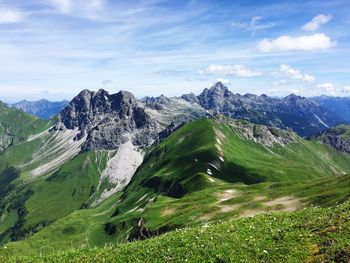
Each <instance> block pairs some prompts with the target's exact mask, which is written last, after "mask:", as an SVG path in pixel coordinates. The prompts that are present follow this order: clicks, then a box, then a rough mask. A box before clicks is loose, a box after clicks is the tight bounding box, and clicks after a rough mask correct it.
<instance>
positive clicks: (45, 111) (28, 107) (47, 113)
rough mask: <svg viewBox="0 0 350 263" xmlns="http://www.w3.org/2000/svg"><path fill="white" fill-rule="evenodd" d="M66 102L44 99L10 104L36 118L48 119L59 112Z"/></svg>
mask: <svg viewBox="0 0 350 263" xmlns="http://www.w3.org/2000/svg"><path fill="white" fill-rule="evenodd" d="M67 104H68V101H66V100H63V101H57V102H52V101H48V100H45V99H42V100H39V101H27V100H22V101H20V102H17V103H14V104H11V107H13V108H16V109H19V110H22V111H24V112H27V113H29V114H31V115H34V116H37V117H38V118H41V119H44V120H48V119H51V118H52V117H53V116H55V115H57V114H58V113H60V111H61V110H62V109H63V108H64V107H65V106H66V105H67Z"/></svg>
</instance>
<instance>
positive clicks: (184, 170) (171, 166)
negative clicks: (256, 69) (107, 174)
mask: <svg viewBox="0 0 350 263" xmlns="http://www.w3.org/2000/svg"><path fill="white" fill-rule="evenodd" d="M85 154H87V153H85ZM91 161H92V160H90V162H91ZM90 162H89V163H90ZM73 163H76V164H79V163H81V161H78V160H77V158H75V159H73ZM92 163H93V162H92ZM71 166H73V167H74V165H68V167H67V169H66V168H64V169H61V170H59V173H58V178H57V179H55V180H53V179H49V180H46V181H47V182H45V184H43V185H42V187H43V188H45V189H47V190H46V191H45V192H42V193H40V192H41V191H38V190H36V191H34V194H33V195H31V197H30V198H29V199H28V201H27V203H26V207H27V208H30V207H33V208H34V207H38V206H37V205H36V206H35V204H36V203H38V202H39V200H42V199H43V198H46V196H47V195H48V194H49V193H50V192H55V191H57V193H62V192H63V193H62V196H59V197H60V198H59V199H58V200H62V202H67V201H65V200H66V199H65V198H71V197H70V196H71V194H72V193H73V192H74V188H76V187H77V186H74V182H77V185H78V181H79V179H76V181H72V180H74V179H73V178H75V177H76V176H77V174H75V173H74V172H72V171H74V170H72V169H71V168H70V167H71ZM107 166H108V164H107ZM68 168H69V169H68ZM79 169H81V167H80V166H77V170H79ZM349 171H350V156H349V155H348V154H345V153H344V154H342V153H339V152H337V151H336V150H335V149H333V148H331V147H328V146H325V145H321V144H319V143H316V142H313V141H306V140H303V139H302V138H300V137H298V136H297V135H296V134H294V133H293V132H291V131H283V130H279V129H276V128H270V127H265V126H260V125H254V124H251V123H249V122H246V121H234V120H230V119H226V118H223V119H220V118H216V119H205V120H199V121H193V122H191V123H189V124H187V125H185V126H184V127H182V128H180V129H178V130H177V131H175V132H174V133H173V134H172V135H171V136H170V137H169V138H167V139H166V140H165V141H163V142H162V143H161V144H159V145H154V146H153V147H152V148H151V149H149V150H148V152H147V153H146V155H145V158H144V161H143V164H142V165H141V166H140V167H139V168H138V170H137V172H136V174H135V175H134V176H133V179H132V180H131V182H130V183H129V184H128V185H127V187H126V188H125V189H124V190H122V189H120V190H122V191H121V192H119V193H112V194H111V195H110V197H109V198H107V199H105V200H104V201H101V202H99V203H96V204H94V205H93V206H92V207H91V206H90V208H88V209H84V210H76V211H74V212H72V213H69V214H68V212H69V209H70V208H66V209H65V210H62V211H53V210H50V209H51V208H46V207H45V206H44V205H42V206H41V207H40V209H39V208H37V210H32V212H29V213H28V215H26V220H25V224H26V225H29V222H31V224H32V225H35V220H37V218H41V219H40V220H41V221H42V220H44V218H45V217H47V218H50V220H52V221H54V220H55V218H58V217H62V215H63V214H64V213H67V215H66V216H64V217H62V218H60V219H57V220H56V221H55V222H52V223H51V224H50V225H48V226H46V227H45V225H44V229H42V230H40V231H39V232H37V233H36V234H34V235H33V236H31V237H29V238H28V239H26V240H23V241H17V242H12V243H8V244H6V246H7V248H8V249H9V250H8V251H10V250H11V249H12V250H13V251H21V252H22V253H25V254H38V253H41V252H43V251H44V253H52V252H53V251H60V250H63V251H64V250H66V249H68V248H71V247H72V246H73V247H94V246H104V245H105V244H106V243H115V242H125V241H132V240H137V239H145V238H147V237H152V236H155V235H159V234H161V233H164V232H168V231H170V230H173V229H176V228H181V227H183V226H195V225H201V224H207V223H214V222H218V221H219V220H228V219H232V218H236V219H237V218H241V217H249V216H253V215H256V214H260V213H267V212H272V211H294V210H298V209H301V208H303V207H308V206H310V205H311V204H317V205H333V204H335V203H336V202H344V201H345V200H347V199H348V198H349V196H348V189H349V187H350V185H349V184H350V180H349V176H345V175H344V176H342V174H344V173H348V172H349ZM69 174H71V176H69ZM93 174H98V173H96V172H95V173H91V175H93ZM55 177H56V176H54V178H55ZM84 177H85V175H84ZM49 178H50V177H49ZM51 178H52V177H51ZM70 178H71V179H70ZM89 178H90V177H89ZM91 178H92V180H91V184H90V185H96V180H97V177H91ZM62 180H63V181H62ZM94 180H95V181H94ZM64 181H66V183H64V184H63V185H64V186H60V184H59V182H64ZM37 189H38V188H37ZM63 189H67V190H63ZM81 191H82V190H80V191H75V192H76V193H78V192H81ZM35 192H37V193H35ZM65 192H66V193H67V194H65ZM45 193H46V194H45ZM81 196H82V197H81V199H78V200H77V202H76V203H73V205H72V206H73V207H72V209H77V206H78V204H79V203H80V202H82V201H83V200H84V198H85V200H86V198H87V197H88V196H89V195H87V193H86V194H85V195H84V194H82V195H81ZM91 196H93V195H91ZM48 200H51V199H50V198H49V199H48ZM67 200H68V199H67ZM89 200H90V201H91V200H93V197H92V198H90V199H88V200H87V201H86V205H87V206H86V207H88V205H89V204H91V202H90V203H89ZM50 202H51V206H50V207H55V206H58V205H59V204H60V203H59V201H57V200H56V203H54V202H55V200H52V201H50ZM74 206H75V207H74ZM35 211H38V213H37V214H35ZM31 213H32V215H31ZM49 215H50V216H49ZM51 215H52V216H53V217H51ZM36 222H37V221H36ZM43 242H44V243H45V244H49V245H43Z"/></svg>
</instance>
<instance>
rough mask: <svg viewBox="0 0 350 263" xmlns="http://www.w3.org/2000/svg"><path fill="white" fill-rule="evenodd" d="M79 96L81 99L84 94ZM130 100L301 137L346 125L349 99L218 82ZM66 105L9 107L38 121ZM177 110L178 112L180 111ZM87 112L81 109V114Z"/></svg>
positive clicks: (100, 95)
mask: <svg viewBox="0 0 350 263" xmlns="http://www.w3.org/2000/svg"><path fill="white" fill-rule="evenodd" d="M84 92H85V93H86V94H85V96H88V94H89V92H90V91H88V90H86V91H84ZM84 92H83V93H84ZM90 93H91V94H92V93H93V92H90ZM95 93H96V92H95ZM91 94H90V95H91ZM80 95H81V96H84V94H80ZM103 96H107V97H113V95H109V94H108V92H107V91H104V90H100V91H99V92H97V93H96V97H95V98H94V100H95V101H99V103H103V101H104V100H103ZM132 97H133V100H134V101H137V103H139V104H142V105H143V106H141V108H145V107H146V108H148V109H150V110H157V109H161V108H162V107H163V108H166V107H172V105H171V104H172V103H173V102H174V101H176V102H177V103H180V104H181V103H182V104H184V101H187V102H189V103H190V104H191V106H189V105H187V106H186V107H187V109H188V110H189V111H190V112H191V111H192V108H196V109H195V114H197V113H198V114H199V115H203V114H205V112H206V111H209V112H210V113H211V114H212V113H214V112H217V113H221V114H223V115H225V116H227V117H231V118H235V119H245V120H248V121H250V122H253V123H257V124H263V125H268V126H274V127H279V128H282V129H286V128H291V129H293V130H294V131H295V132H296V133H298V134H299V135H300V136H304V137H307V136H313V135H316V134H318V133H319V132H321V131H324V130H326V129H327V128H329V127H333V126H336V125H339V124H347V123H350V119H349V116H350V114H349V113H350V98H336V97H326V96H321V97H312V98H305V97H300V96H297V95H294V94H291V95H289V96H287V97H285V98H272V97H268V96H266V95H264V94H263V95H261V96H257V95H253V94H245V95H240V94H234V93H232V92H231V91H230V90H229V89H228V88H227V87H226V86H224V85H223V84H222V83H221V82H218V83H216V84H215V85H214V86H212V87H211V88H210V89H204V90H203V92H202V93H200V94H199V95H198V96H196V95H195V94H193V93H190V94H185V95H182V96H181V97H173V98H167V97H165V96H163V95H162V96H160V97H155V98H153V97H152V98H151V97H145V98H143V99H141V100H137V99H136V98H135V97H134V96H133V95H132ZM78 99H79V96H77V97H76V98H74V100H75V101H76V102H77V100H78ZM85 99H86V98H85ZM83 100H84V99H83ZM66 105H68V101H62V102H49V101H47V100H40V101H37V102H29V101H25V100H24V101H21V102H19V103H16V104H12V107H15V108H17V109H21V110H23V111H25V112H27V113H29V114H32V115H35V116H37V117H39V118H41V119H49V118H52V117H53V116H55V115H57V114H59V113H60V112H61V110H62V109H63V108H65V106H66ZM78 106H79V105H78ZM188 107H190V108H188ZM178 108H179V109H180V110H181V107H178ZM88 109H89V108H85V110H88ZM181 116H182V117H184V118H185V119H184V120H183V121H186V118H187V117H186V114H183V115H181ZM177 121H179V120H177Z"/></svg>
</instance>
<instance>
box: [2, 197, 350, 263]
mask: <svg viewBox="0 0 350 263" xmlns="http://www.w3.org/2000/svg"><path fill="white" fill-rule="evenodd" d="M349 244H350V203H349V202H346V203H344V204H342V205H337V206H334V207H330V208H308V209H304V210H301V211H298V212H293V213H286V212H281V213H275V214H268V215H261V216H256V217H254V218H245V219H240V220H236V221H227V222H223V223H218V224H213V225H206V226H200V227H193V228H185V229H181V230H176V231H173V232H170V233H168V234H165V235H162V236H159V237H156V238H152V239H148V240H145V241H137V242H132V243H126V244H119V245H116V246H112V247H107V248H99V249H83V250H80V249H73V250H70V251H68V252H65V253H59V254H56V255H51V256H45V255H43V256H42V257H20V256H17V257H10V258H7V257H3V258H2V260H3V261H4V262H348V261H349V260H350V245H349ZM0 260H1V259H0Z"/></svg>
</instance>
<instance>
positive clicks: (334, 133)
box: [316, 125, 350, 153]
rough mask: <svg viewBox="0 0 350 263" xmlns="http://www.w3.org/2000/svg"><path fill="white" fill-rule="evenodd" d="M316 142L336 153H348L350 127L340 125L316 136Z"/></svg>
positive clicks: (349, 147)
mask: <svg viewBox="0 0 350 263" xmlns="http://www.w3.org/2000/svg"><path fill="white" fill-rule="evenodd" d="M316 140H318V141H319V142H321V143H323V144H327V145H330V146H332V147H334V148H335V149H337V150H338V151H343V152H347V153H350V126H347V125H340V126H337V127H334V128H331V129H329V130H327V131H325V132H323V133H321V134H320V135H319V136H317V137H316Z"/></svg>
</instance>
